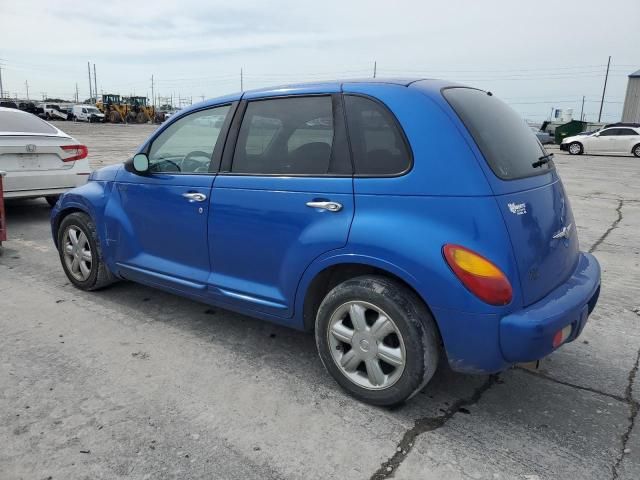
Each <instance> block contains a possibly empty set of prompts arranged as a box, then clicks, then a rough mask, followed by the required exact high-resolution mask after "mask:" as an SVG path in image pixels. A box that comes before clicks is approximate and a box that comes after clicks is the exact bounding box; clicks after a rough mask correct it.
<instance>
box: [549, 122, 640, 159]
mask: <svg viewBox="0 0 640 480" xmlns="http://www.w3.org/2000/svg"><path fill="white" fill-rule="evenodd" d="M560 150H566V151H568V152H569V153H570V154H571V155H580V154H582V153H600V154H612V153H613V154H630V153H633V154H634V155H635V156H636V157H640V127H631V126H628V127H627V126H614V127H610V128H603V129H602V130H599V131H597V132H595V133H591V134H588V135H575V136H573V137H567V138H565V139H563V140H562V144H561V145H560Z"/></svg>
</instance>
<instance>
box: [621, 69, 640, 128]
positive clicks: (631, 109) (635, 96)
mask: <svg viewBox="0 0 640 480" xmlns="http://www.w3.org/2000/svg"><path fill="white" fill-rule="evenodd" d="M622 121H623V122H629V123H640V70H638V71H637V72H633V73H632V74H631V75H629V83H627V95H626V96H625V97H624V108H623V109H622Z"/></svg>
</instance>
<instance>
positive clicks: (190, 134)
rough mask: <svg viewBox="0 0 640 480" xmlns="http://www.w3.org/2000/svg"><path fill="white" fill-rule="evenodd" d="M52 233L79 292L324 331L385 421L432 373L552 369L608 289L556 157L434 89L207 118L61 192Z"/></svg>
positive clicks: (322, 91) (252, 107)
mask: <svg viewBox="0 0 640 480" xmlns="http://www.w3.org/2000/svg"><path fill="white" fill-rule="evenodd" d="M51 227H52V231H53V238H54V241H55V243H56V246H57V248H58V251H59V253H60V259H61V262H62V267H63V269H64V271H65V273H66V275H67V276H68V277H69V280H70V281H71V282H72V283H73V284H74V285H75V286H77V287H78V288H81V289H83V290H96V289H99V288H102V287H105V286H106V285H108V284H110V283H112V282H114V281H117V280H118V279H127V280H132V281H135V282H140V283H143V284H146V285H149V286H152V287H156V288H160V289H163V290H167V291H169V292H174V293H176V294H178V295H183V296H185V297H189V298H192V299H194V300H198V301H201V302H204V303H208V304H212V305H217V306H220V307H222V308H227V309H230V310H235V311H237V312H241V313H244V314H246V315H251V316H254V317H258V318H262V319H266V320H269V321H272V322H276V323H280V324H282V325H287V326H291V327H294V328H298V329H308V330H313V331H314V332H315V338H316V342H317V347H318V352H319V354H320V358H321V359H322V362H323V364H324V366H325V367H326V369H327V370H328V371H329V373H330V374H331V375H332V376H333V377H334V378H335V380H336V381H337V382H338V383H339V384H340V385H341V386H342V387H343V388H344V389H345V390H347V391H348V392H349V393H351V394H352V395H353V396H355V397H357V398H359V399H361V400H363V401H366V402H369V403H372V404H375V405H394V404H398V403H401V402H403V401H405V400H406V399H408V398H410V397H411V396H412V395H414V394H415V393H416V392H418V391H419V390H420V389H422V388H423V387H424V386H425V384H426V383H427V382H428V381H429V380H430V379H431V377H432V376H433V374H434V372H435V370H436V367H437V365H438V363H439V361H447V362H448V363H449V364H450V366H451V368H453V369H454V370H456V371H460V372H470V373H487V372H497V371H500V370H503V369H505V368H508V367H509V366H511V365H513V364H515V363H518V362H527V361H533V360H537V359H540V358H542V357H544V356H545V355H548V354H549V353H551V352H552V351H554V350H555V349H557V348H558V347H560V346H561V345H562V344H564V343H567V342H571V341H573V340H575V339H576V337H578V335H580V333H581V331H582V329H583V328H584V326H585V323H586V321H587V318H588V316H589V314H590V313H591V312H592V311H593V309H594V307H595V305H596V302H597V300H598V294H599V291H600V267H599V265H598V262H597V261H596V259H595V258H594V257H593V256H592V255H590V254H588V253H584V252H580V250H579V248H578V238H577V235H576V233H577V232H576V224H575V220H574V218H573V214H572V212H571V207H570V205H569V200H568V199H567V196H566V194H565V191H564V188H563V186H562V182H561V181H560V178H559V176H558V173H557V172H556V169H555V167H554V163H553V158H552V156H551V155H550V154H548V153H547V152H546V151H545V149H544V147H543V146H542V145H541V144H540V143H539V142H538V140H537V139H536V137H535V135H534V134H533V133H532V132H531V130H530V129H529V127H528V126H527V125H526V124H525V123H524V122H523V120H522V119H521V118H519V117H518V115H517V114H516V113H514V112H513V111H512V110H511V109H510V108H509V107H508V106H506V105H505V104H504V103H502V102H501V101H500V100H498V99H497V98H496V97H495V96H493V95H492V94H491V92H485V91H482V90H478V89H475V88H468V87H464V86H461V85H456V84H452V83H450V82H444V81H440V80H404V79H393V80H354V81H344V82H330V83H317V84H304V85H296V86H288V87H280V88H273V89H266V90H259V91H251V92H244V93H238V94H235V95H230V96H227V97H222V98H218V99H215V100H210V101H206V102H203V103H199V104H197V105H194V106H192V107H190V108H188V109H185V110H183V111H181V112H180V113H179V114H178V115H176V116H175V117H172V118H171V120H170V121H168V122H166V123H165V124H164V125H163V126H162V127H160V128H159V129H158V130H157V131H156V132H155V133H153V135H151V137H150V138H149V139H148V140H147V141H146V142H145V143H144V145H142V146H141V147H140V149H139V150H138V152H137V154H136V155H135V156H134V157H133V158H131V159H130V160H128V161H126V162H124V164H121V165H113V166H109V167H106V168H102V169H100V170H97V171H95V172H93V173H92V175H91V177H90V178H89V182H88V183H87V184H86V185H84V186H82V187H79V188H76V189H74V190H71V191H70V192H68V193H66V194H65V195H63V196H62V197H61V199H60V200H59V202H58V203H57V205H56V206H55V207H54V209H53V211H52V215H51ZM445 359H446V360H445Z"/></svg>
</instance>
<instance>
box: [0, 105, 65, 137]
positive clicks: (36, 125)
mask: <svg viewBox="0 0 640 480" xmlns="http://www.w3.org/2000/svg"><path fill="white" fill-rule="evenodd" d="M0 132H8V133H37V134H44V135H56V134H57V133H58V130H56V129H55V128H54V127H53V126H51V125H49V124H48V123H47V122H45V121H44V120H42V119H40V118H38V117H36V116H35V115H32V114H30V113H24V112H21V111H15V112H11V111H9V112H7V111H4V112H0Z"/></svg>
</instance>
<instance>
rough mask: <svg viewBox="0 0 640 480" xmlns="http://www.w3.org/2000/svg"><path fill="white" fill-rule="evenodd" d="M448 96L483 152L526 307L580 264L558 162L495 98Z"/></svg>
mask: <svg viewBox="0 0 640 480" xmlns="http://www.w3.org/2000/svg"><path fill="white" fill-rule="evenodd" d="M444 96H445V98H446V99H447V101H448V102H449V104H450V105H451V106H452V107H453V109H454V110H455V112H456V113H457V114H458V116H459V117H460V119H461V120H462V122H463V123H464V125H465V126H466V128H467V130H468V132H469V134H470V135H471V137H472V139H473V140H475V143H476V145H477V147H478V150H479V154H480V155H481V156H482V157H483V158H481V166H482V167H483V169H485V171H486V174H487V179H488V180H489V182H490V184H491V187H492V189H493V191H494V193H495V199H496V203H497V206H498V208H499V209H500V211H501V213H502V216H503V218H504V221H505V224H506V226H507V229H508V232H509V236H510V238H511V244H512V246H513V253H514V256H515V260H516V263H517V266H518V273H519V277H520V278H519V279H520V285H521V287H522V295H523V300H524V303H525V305H529V304H531V303H534V302H536V301H537V300H539V299H541V298H542V297H544V296H545V295H546V294H547V293H549V292H550V291H551V290H553V289H554V288H555V287H557V286H558V285H559V284H561V283H563V282H564V281H565V280H566V279H567V278H568V277H569V276H570V275H571V274H572V272H573V270H574V268H575V265H576V262H577V259H578V239H577V235H576V226H575V221H574V219H573V213H572V211H571V207H570V205H569V200H568V198H567V196H566V194H565V191H564V187H563V186H562V182H561V181H560V179H559V177H558V175H557V173H556V171H555V167H554V165H553V160H549V157H547V156H546V155H547V152H546V151H545V150H544V148H543V147H542V145H540V143H539V142H538V141H537V139H536V137H535V135H534V134H533V133H532V132H531V131H530V129H529V128H528V127H527V126H526V124H525V123H524V121H523V120H522V119H521V118H520V116H519V115H518V114H516V113H515V112H514V111H513V110H512V109H511V108H510V107H508V106H507V105H506V104H504V103H503V102H501V101H500V100H498V99H497V98H496V97H495V96H493V95H491V94H490V93H487V92H484V91H481V90H475V89H469V88H457V87H456V88H449V89H446V90H444Z"/></svg>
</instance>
